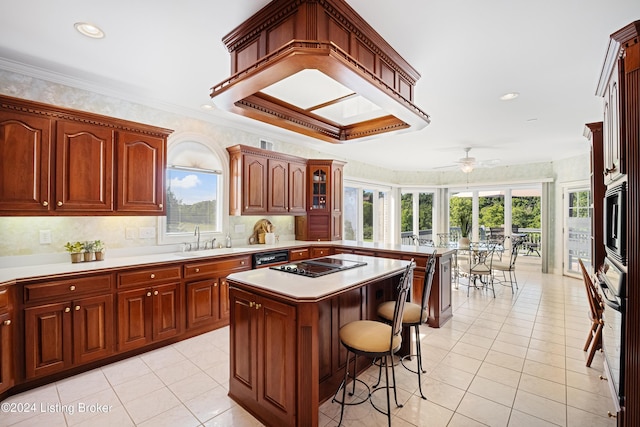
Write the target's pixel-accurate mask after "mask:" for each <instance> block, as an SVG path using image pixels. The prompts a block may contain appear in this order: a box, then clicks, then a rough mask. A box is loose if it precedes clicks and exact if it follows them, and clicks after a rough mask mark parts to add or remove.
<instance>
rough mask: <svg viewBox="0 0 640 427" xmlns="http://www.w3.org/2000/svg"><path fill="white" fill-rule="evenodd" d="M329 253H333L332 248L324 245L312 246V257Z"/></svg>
mask: <svg viewBox="0 0 640 427" xmlns="http://www.w3.org/2000/svg"><path fill="white" fill-rule="evenodd" d="M327 255H331V248H328V247H323V246H318V247H314V248H311V258H318V257H321V256H327Z"/></svg>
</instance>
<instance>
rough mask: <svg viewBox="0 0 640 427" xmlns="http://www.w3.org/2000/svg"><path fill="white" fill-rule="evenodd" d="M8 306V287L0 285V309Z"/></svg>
mask: <svg viewBox="0 0 640 427" xmlns="http://www.w3.org/2000/svg"><path fill="white" fill-rule="evenodd" d="M7 308H9V288H8V287H4V288H2V287H0V311H3V310H6V309H7Z"/></svg>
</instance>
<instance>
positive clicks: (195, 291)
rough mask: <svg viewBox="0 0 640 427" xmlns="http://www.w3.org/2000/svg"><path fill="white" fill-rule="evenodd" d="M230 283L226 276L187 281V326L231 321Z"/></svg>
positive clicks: (195, 326)
mask: <svg viewBox="0 0 640 427" xmlns="http://www.w3.org/2000/svg"><path fill="white" fill-rule="evenodd" d="M228 289H229V285H228V284H227V279H225V278H221V279H218V278H214V279H206V280H200V281H197V282H191V283H187V328H189V329H191V328H199V327H202V326H211V325H215V324H216V323H218V322H224V323H225V324H226V323H228V322H229V290H228Z"/></svg>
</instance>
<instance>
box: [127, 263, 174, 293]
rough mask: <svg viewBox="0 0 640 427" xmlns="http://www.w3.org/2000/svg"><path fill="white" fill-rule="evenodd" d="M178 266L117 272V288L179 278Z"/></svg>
mask: <svg viewBox="0 0 640 427" xmlns="http://www.w3.org/2000/svg"><path fill="white" fill-rule="evenodd" d="M180 278H181V274H180V266H179V265H177V266H175V267H156V268H145V269H143V270H135V271H131V272H129V273H119V274H118V288H126V287H132V286H138V285H147V284H148V285H152V284H156V283H162V282H169V281H172V280H180Z"/></svg>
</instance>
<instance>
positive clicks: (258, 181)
mask: <svg viewBox="0 0 640 427" xmlns="http://www.w3.org/2000/svg"><path fill="white" fill-rule="evenodd" d="M242 157H243V165H242V199H243V201H242V203H243V206H242V207H243V209H242V213H244V214H253V213H256V214H257V213H266V212H267V159H265V158H263V157H259V156H254V155H251V154H245V155H243V156H242Z"/></svg>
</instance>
